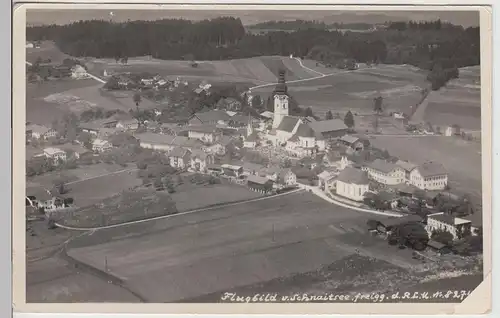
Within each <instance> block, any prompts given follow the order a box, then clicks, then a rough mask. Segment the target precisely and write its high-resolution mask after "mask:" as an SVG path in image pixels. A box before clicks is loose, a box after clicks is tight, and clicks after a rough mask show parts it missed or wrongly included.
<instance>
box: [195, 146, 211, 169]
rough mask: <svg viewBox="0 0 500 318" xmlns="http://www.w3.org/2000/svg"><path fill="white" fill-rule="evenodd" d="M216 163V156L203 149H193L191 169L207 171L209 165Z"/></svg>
mask: <svg viewBox="0 0 500 318" xmlns="http://www.w3.org/2000/svg"><path fill="white" fill-rule="evenodd" d="M213 163H214V157H213V156H212V155H210V154H207V153H205V152H203V151H201V150H197V149H193V150H192V154H191V170H193V171H197V172H204V173H205V172H207V171H208V169H207V168H208V165H211V164H213Z"/></svg>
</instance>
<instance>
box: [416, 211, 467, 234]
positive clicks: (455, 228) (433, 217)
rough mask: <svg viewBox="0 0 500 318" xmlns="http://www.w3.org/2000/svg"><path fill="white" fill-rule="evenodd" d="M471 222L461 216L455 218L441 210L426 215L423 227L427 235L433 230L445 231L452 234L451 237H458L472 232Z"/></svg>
mask: <svg viewBox="0 0 500 318" xmlns="http://www.w3.org/2000/svg"><path fill="white" fill-rule="evenodd" d="M471 227H472V222H471V221H469V220H466V219H462V218H456V217H454V216H452V215H448V214H445V213H443V212H440V213H434V214H429V215H427V225H426V227H425V229H426V230H427V233H429V236H431V235H432V233H433V232H434V231H446V232H450V233H451V235H453V239H459V238H462V237H464V236H468V235H471V234H472V229H471Z"/></svg>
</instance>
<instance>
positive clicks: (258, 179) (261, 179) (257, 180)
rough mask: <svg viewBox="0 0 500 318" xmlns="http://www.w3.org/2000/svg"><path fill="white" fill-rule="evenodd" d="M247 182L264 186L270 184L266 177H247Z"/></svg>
mask: <svg viewBox="0 0 500 318" xmlns="http://www.w3.org/2000/svg"><path fill="white" fill-rule="evenodd" d="M247 180H248V181H249V182H253V183H257V184H266V183H268V182H272V181H271V180H269V179H268V178H266V177H260V176H254V175H249V176H248V178H247Z"/></svg>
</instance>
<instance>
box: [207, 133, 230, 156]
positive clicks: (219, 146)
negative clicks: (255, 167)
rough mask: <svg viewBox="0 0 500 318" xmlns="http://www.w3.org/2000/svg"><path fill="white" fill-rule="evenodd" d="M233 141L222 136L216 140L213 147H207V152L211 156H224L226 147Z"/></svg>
mask: <svg viewBox="0 0 500 318" xmlns="http://www.w3.org/2000/svg"><path fill="white" fill-rule="evenodd" d="M232 141H233V140H232V139H231V137H229V136H224V135H222V136H221V138H220V139H219V140H217V141H216V142H215V143H214V144H213V145H211V146H208V147H207V151H208V152H210V153H212V154H217V155H221V156H223V155H225V154H226V151H227V149H228V146H229V145H230V144H231V142H232Z"/></svg>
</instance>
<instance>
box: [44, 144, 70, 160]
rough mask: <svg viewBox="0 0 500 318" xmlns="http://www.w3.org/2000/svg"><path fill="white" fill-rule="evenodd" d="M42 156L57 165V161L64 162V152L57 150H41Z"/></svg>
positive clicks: (51, 148)
mask: <svg viewBox="0 0 500 318" xmlns="http://www.w3.org/2000/svg"><path fill="white" fill-rule="evenodd" d="M43 154H44V155H45V157H47V158H49V159H52V160H53V161H54V163H58V162H59V161H66V151H64V150H62V149H59V148H53V147H49V148H45V149H43Z"/></svg>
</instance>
